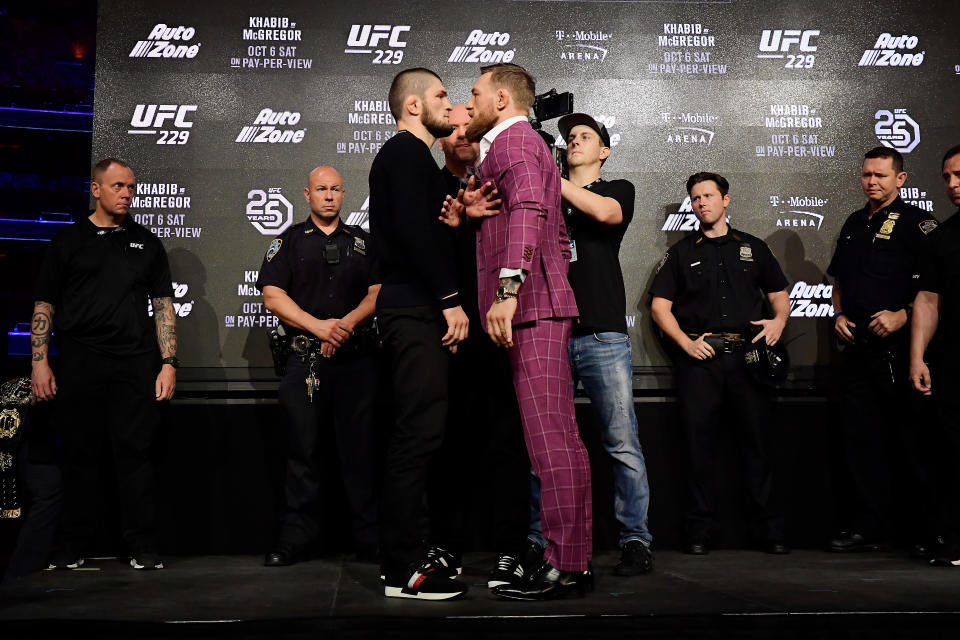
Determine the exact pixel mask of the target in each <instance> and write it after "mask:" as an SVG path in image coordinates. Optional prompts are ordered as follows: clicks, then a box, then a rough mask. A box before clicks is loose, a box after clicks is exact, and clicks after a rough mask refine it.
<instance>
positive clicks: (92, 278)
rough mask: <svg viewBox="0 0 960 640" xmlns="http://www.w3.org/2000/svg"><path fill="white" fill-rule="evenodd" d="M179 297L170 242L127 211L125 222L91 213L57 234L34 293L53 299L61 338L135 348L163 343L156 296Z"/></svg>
mask: <svg viewBox="0 0 960 640" xmlns="http://www.w3.org/2000/svg"><path fill="white" fill-rule="evenodd" d="M172 297H173V286H172V284H171V278H170V265H169V263H168V262H167V252H166V251H165V250H164V248H163V244H162V243H161V242H160V240H158V239H157V237H156V236H155V235H153V234H152V233H151V232H150V231H149V230H148V229H146V228H144V227H142V226H141V225H139V224H138V223H137V222H136V221H134V220H133V218H132V217H131V216H129V215H127V216H125V217H124V221H123V223H122V224H121V225H120V226H118V227H98V226H96V225H95V224H93V222H91V221H90V219H89V218H86V217H85V218H83V219H82V220H79V221H77V222H76V223H74V224H73V225H71V226H70V227H69V228H67V229H66V230H64V231H63V232H61V233H60V234H59V235H58V236H57V237H56V238H54V239H53V242H51V243H50V246H49V248H48V249H47V253H46V255H45V256H44V260H43V263H42V265H41V267H40V274H39V277H38V279H37V285H36V291H35V298H34V299H35V300H39V301H42V302H49V303H50V304H52V305H53V307H54V313H53V322H54V330H55V332H56V335H57V337H58V339H65V340H69V341H72V342H74V343H78V344H81V345H83V346H85V347H88V348H90V349H93V350H95V351H99V352H102V353H106V354H110V355H116V356H133V355H142V354H145V353H150V352H151V351H155V350H157V348H158V347H157V338H156V326H155V323H154V321H153V319H151V318H150V315H149V312H148V303H149V301H150V299H152V298H172Z"/></svg>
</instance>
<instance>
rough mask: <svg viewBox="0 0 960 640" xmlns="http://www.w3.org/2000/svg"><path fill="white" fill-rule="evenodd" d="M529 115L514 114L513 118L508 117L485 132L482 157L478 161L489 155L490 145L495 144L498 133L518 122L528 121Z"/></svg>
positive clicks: (481, 139) (481, 144)
mask: <svg viewBox="0 0 960 640" xmlns="http://www.w3.org/2000/svg"><path fill="white" fill-rule="evenodd" d="M527 120H528V118H527V116H513V117H512V118H507V119H506V120H504V121H503V122H501V123H500V124H498V125H497V126H495V127H494V128H493V129H490V131H487V132H486V133H485V134H483V137H482V138H480V159H479V160H478V161H477V162H478V163H480V162H483V159H484V158H486V157H487V151H490V146H491V145H492V144H493V141H494V140H495V139H496V137H497V136H498V135H500V134H501V133H503V132H504V131H506V130H507V129H509V128H510V127H512V126H513V125H515V124H517V123H518V122H527Z"/></svg>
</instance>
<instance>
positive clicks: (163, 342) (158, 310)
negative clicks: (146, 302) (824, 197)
mask: <svg viewBox="0 0 960 640" xmlns="http://www.w3.org/2000/svg"><path fill="white" fill-rule="evenodd" d="M152 302H153V321H154V323H156V325H157V345H158V346H159V347H160V355H161V357H164V358H172V357H173V356H175V355H177V320H176V316H175V315H174V313H173V298H153V299H152Z"/></svg>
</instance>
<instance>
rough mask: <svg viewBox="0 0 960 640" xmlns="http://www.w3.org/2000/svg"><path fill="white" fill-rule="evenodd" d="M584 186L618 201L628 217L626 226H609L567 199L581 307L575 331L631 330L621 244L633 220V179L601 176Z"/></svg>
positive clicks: (576, 293)
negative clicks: (621, 262) (628, 326)
mask: <svg viewBox="0 0 960 640" xmlns="http://www.w3.org/2000/svg"><path fill="white" fill-rule="evenodd" d="M584 189H587V190H588V191H592V192H593V193H596V194H598V195H601V196H604V197H606V198H613V199H614V200H616V201H617V202H618V203H619V204H620V211H621V212H622V213H623V220H621V221H620V224H615V225H611V224H604V223H602V222H600V221H598V220H595V219H593V218H591V217H590V216H588V215H587V214H585V213H583V212H582V211H580V210H579V209H576V208H574V207H573V206H572V205H571V204H570V203H568V202H567V201H563V203H562V210H563V213H564V218H565V219H566V222H567V231H568V232H569V234H570V241H571V245H570V249H571V251H570V271H569V273H568V277H569V279H570V287H571V288H572V289H573V295H574V297H575V298H576V300H577V309H579V310H580V319H579V321H578V322H577V324H576V326H575V327H574V331H575V333H577V334H580V335H586V334H590V333H600V332H603V331H616V332H618V333H626V332H627V320H626V311H627V296H626V293H625V291H624V286H623V271H622V270H621V269H620V244H621V242H623V235H624V234H625V233H626V232H627V227H628V226H630V221H631V220H633V202H634V188H633V184H632V183H630V182H629V181H627V180H611V181H609V182H607V181H606V180H602V179H597V180H595V181H594V182H591V183H590V184H588V185H585V186H584Z"/></svg>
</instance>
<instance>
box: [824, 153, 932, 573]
mask: <svg viewBox="0 0 960 640" xmlns="http://www.w3.org/2000/svg"><path fill="white" fill-rule="evenodd" d="M906 179H907V174H906V173H905V172H904V170H903V156H901V155H900V153H899V152H898V151H897V150H896V149H889V148H887V147H876V148H875V149H871V150H870V151H868V152H867V153H866V154H865V155H864V161H863V170H862V172H861V176H860V186H861V187H862V188H863V193H864V194H865V195H866V196H867V204H866V205H864V207H863V208H862V209H859V210H858V211H854V212H853V213H852V214H850V216H849V217H848V218H847V220H846V222H845V223H844V224H843V227H842V228H841V229H840V236H839V238H837V247H836V250H835V251H834V254H833V259H832V260H831V261H830V266H829V267H828V269H827V274H828V275H830V276H831V277H833V278H834V284H833V308H834V312H835V314H834V332H835V333H836V335H837V338H838V339H839V342H840V345H841V348H842V354H841V358H840V377H841V380H840V384H839V389H841V392H840V398H839V400H840V422H841V425H842V428H841V433H842V438H843V446H844V453H845V457H846V461H847V466H848V468H849V472H850V480H851V485H850V487H849V488H848V489H849V490H848V491H845V492H843V493H846V494H849V496H848V499H849V501H850V505H849V507H848V508H846V509H844V511H845V513H844V519H845V522H844V523H843V525H842V529H843V530H842V531H840V532H839V533H838V534H837V535H835V536H834V537H833V538H832V539H831V540H830V543H829V549H830V551H835V552H839V553H843V552H853V551H881V550H885V549H886V548H888V546H889V543H890V542H891V539H892V538H893V536H894V530H893V528H894V524H895V523H894V522H893V516H894V513H895V511H894V504H895V502H896V503H897V504H900V502H901V501H899V500H895V499H894V493H895V491H896V490H898V489H906V490H908V492H909V494H910V500H907V501H906V502H904V503H903V504H902V505H901V506H899V507H897V509H896V512H900V513H903V514H904V515H905V516H906V518H905V519H904V521H903V524H907V523H909V525H908V526H909V527H910V528H911V529H912V530H911V531H909V532H906V533H907V535H908V536H909V537H910V538H912V540H911V542H912V543H914V544H916V545H917V548H916V549H915V551H916V552H918V553H921V554H922V553H926V552H927V549H928V548H929V546H930V539H932V537H933V535H934V532H933V531H931V530H930V527H932V525H931V524H930V522H929V521H930V520H931V519H932V518H933V516H934V511H935V509H934V507H933V505H924V504H923V501H924V499H925V498H927V497H929V496H930V495H931V494H930V492H929V491H925V490H923V489H922V487H923V485H924V483H923V481H922V477H923V475H922V472H923V469H922V468H921V467H922V465H920V464H918V463H917V460H916V451H917V448H916V446H914V445H913V441H912V439H913V436H914V435H915V433H914V431H913V420H912V419H910V417H909V415H910V414H911V413H912V410H911V406H912V405H911V403H912V402H913V401H914V400H915V399H914V398H912V394H911V392H910V381H909V379H908V369H909V362H908V355H909V337H910V329H909V324H910V315H911V306H912V301H913V298H914V296H915V295H916V293H917V284H916V283H917V278H918V275H917V274H918V271H919V263H920V258H921V256H922V254H923V252H924V251H925V250H926V247H927V234H929V233H930V232H932V231H933V230H934V229H936V228H937V221H936V220H935V219H934V218H933V216H931V215H930V214H929V213H927V212H926V211H923V210H922V209H919V208H917V207H915V206H912V205H909V204H907V203H905V202H904V201H903V200H901V199H900V195H899V193H900V187H902V186H903V183H904V181H906ZM894 451H895V452H896V454H894V453H893V452H894ZM894 477H896V478H897V479H898V480H897V483H900V484H899V485H896V484H895V483H894ZM904 483H909V484H908V485H905V484H904ZM913 511H916V513H913ZM924 520H926V522H925V521H924Z"/></svg>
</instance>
